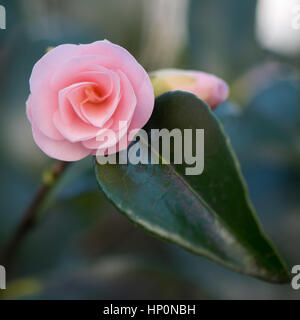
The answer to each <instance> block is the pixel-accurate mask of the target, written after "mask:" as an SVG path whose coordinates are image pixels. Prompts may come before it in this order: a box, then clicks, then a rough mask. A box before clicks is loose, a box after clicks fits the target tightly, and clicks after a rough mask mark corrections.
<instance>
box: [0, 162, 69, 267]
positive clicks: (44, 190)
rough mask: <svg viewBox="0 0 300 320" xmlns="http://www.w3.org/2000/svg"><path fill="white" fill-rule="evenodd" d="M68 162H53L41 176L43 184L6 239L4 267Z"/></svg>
mask: <svg viewBox="0 0 300 320" xmlns="http://www.w3.org/2000/svg"><path fill="white" fill-rule="evenodd" d="M68 164H69V162H63V161H59V162H57V163H56V164H55V166H54V167H53V168H52V170H50V171H48V172H46V173H45V175H44V177H43V184H42V185H41V186H40V188H39V189H38V191H37V193H36V195H35V196H34V198H33V199H32V201H31V203H30V205H29V207H28V208H27V210H26V211H25V213H24V215H23V218H22V220H21V222H20V224H19V225H18V227H17V228H16V230H15V232H14V234H13V235H12V237H11V239H10V240H9V241H8V243H7V245H6V246H5V248H4V250H3V254H2V255H1V258H0V262H1V264H3V265H4V266H5V267H8V265H9V264H10V263H11V262H12V260H13V258H14V257H15V256H16V254H17V252H18V249H19V247H20V246H21V244H22V242H23V240H24V238H25V237H26V235H27V234H28V233H29V231H30V230H31V229H32V228H33V227H34V225H35V223H36V221H37V218H38V215H39V210H40V208H41V206H42V204H43V202H44V200H45V199H46V198H47V196H48V195H49V193H50V192H51V190H52V189H53V188H54V186H55V185H56V184H57V182H58V181H59V178H60V177H61V175H62V173H63V172H64V170H65V169H66V167H67V166H68Z"/></svg>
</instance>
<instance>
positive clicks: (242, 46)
mask: <svg viewBox="0 0 300 320" xmlns="http://www.w3.org/2000/svg"><path fill="white" fill-rule="evenodd" d="M145 1H148V0H145ZM153 1H157V0H153ZM139 2H140V1H138V0H126V1H125V0H123V1H121V0H111V1H109V2H107V1H96V0H86V1H84V2H82V1H79V0H72V2H70V1H69V0H64V1H54V0H30V1H29V0H28V1H21V0H13V1H12V0H9V1H8V0H7V1H2V2H1V4H3V5H4V6H5V7H6V9H7V20H8V22H7V30H5V31H4V30H0V92H1V95H0V124H1V135H0V145H1V158H0V164H1V166H0V175H1V182H2V183H1V192H0V201H1V210H0V221H1V223H0V249H1V247H3V245H4V243H5V241H7V239H8V238H9V236H10V235H11V233H12V231H13V230H14V228H15V227H16V225H17V223H18V221H19V219H20V217H21V216H22V213H23V208H24V207H26V205H28V203H29V201H30V199H31V197H32V195H33V193H34V192H35V190H36V189H37V187H38V185H39V182H40V179H41V174H42V171H43V169H44V168H45V167H46V166H47V165H48V164H49V163H51V160H50V159H48V158H47V157H46V156H45V155H43V154H42V153H41V152H40V150H39V149H38V148H37V147H36V146H35V145H34V142H33V140H32V136H31V129H30V125H29V123H28V121H27V119H26V116H25V100H26V98H27V95H28V93H29V88H28V78H29V75H30V72H31V69H32V66H33V64H34V63H35V61H36V60H37V59H38V58H39V57H40V56H41V55H42V54H43V52H44V50H45V48H47V47H48V46H53V45H57V44H59V43H63V42H75V43H87V42H91V41H93V40H96V39H103V38H107V39H109V40H111V41H113V42H117V43H119V44H121V45H123V46H125V47H126V48H128V49H129V50H130V51H131V52H132V53H133V54H134V55H135V56H136V57H137V58H139V53H140V48H141V46H143V38H142V37H141V35H140V33H139V30H140V28H141V24H142V18H141V6H140V4H139ZM71 3H72V4H71ZM255 4H256V1H253V0H245V1H240V0H227V1H221V0H203V1H199V0H191V1H190V9H189V24H188V26H187V27H188V38H189V39H188V40H189V41H188V43H187V45H186V49H185V52H184V54H182V57H181V59H180V61H178V64H177V65H173V66H171V67H188V68H193V69H201V70H203V71H207V72H211V73H215V74H217V75H219V76H221V77H223V78H224V79H225V80H226V81H228V82H229V83H230V85H231V87H232V96H231V97H230V98H231V99H230V101H229V102H226V103H224V104H223V105H222V106H220V107H219V108H218V109H217V110H216V114H217V116H218V117H219V118H220V120H221V121H222V123H223V125H224V127H225V130H226V132H227V133H228V134H229V136H230V138H231V141H232V144H233V147H234V149H235V151H236V153H237V155H238V158H239V160H240V162H241V167H242V171H243V174H244V175H245V177H246V180H247V183H248V187H249V192H250V196H251V199H252V201H253V202H254V205H255V207H256V209H257V212H258V215H259V218H260V220H261V221H262V223H263V226H264V229H265V231H266V232H267V234H268V235H269V237H270V238H271V240H272V241H273V242H274V243H275V244H276V246H277V247H278V248H279V251H280V252H281V254H282V255H283V256H284V258H285V260H287V261H288V263H289V266H292V265H295V264H300V250H299V247H298V244H299V243H300V232H299V230H300V199H299V196H298V194H299V192H300V165H299V152H300V148H299V106H300V100H299V96H300V94H299V93H300V92H299V88H300V86H299V79H300V78H299V66H300V65H299V61H300V59H299V58H300V57H299V56H298V57H297V56H295V57H292V58H285V57H281V56H277V55H276V54H274V53H270V52H266V51H264V50H262V49H261V48H260V47H259V45H258V43H257V42H256V39H255V34H254V18H255ZM153 50H155V48H153ZM270 63H271V64H272V65H276V68H271V71H270V68H266V65H269V64H270ZM166 67H169V66H166ZM253 71H259V72H258V74H257V73H253ZM253 74H254V76H251V75H253ZM241 84H242V85H241ZM62 183H63V185H62V186H61V188H60V189H59V190H58V193H57V194H55V195H53V197H52V201H51V203H49V204H48V206H47V214H45V215H44V216H43V218H42V219H41V221H40V222H39V227H38V228H36V229H34V231H33V232H32V233H31V234H30V236H29V237H28V238H27V239H26V242H25V243H24V245H23V246H22V248H21V250H20V252H19V255H18V257H17V259H16V260H15V262H14V265H13V268H12V269H10V270H7V273H8V278H9V283H8V288H9V289H8V290H7V291H6V292H2V293H1V294H2V296H1V298H9V297H11V298H20V299H30V298H46V299H50V298H57V299H68V298H69V299H77V298H84V299H89V298H90V299H96V298H106V299H108V298H122V299H126V298H157V299H159V298H178V299H180V298H190V299H192V298H199V299H201V298H218V299H225V298H229V299H236V298H240V299H249V298H250V299H255V298H256V299H288V298H290V299H299V298H300V292H299V291H295V290H293V289H292V288H291V287H290V285H288V284H287V285H284V286H278V285H272V284H268V283H264V282H262V281H259V280H256V279H252V278H249V277H246V276H242V275H239V274H235V273H233V272H231V271H228V270H226V269H224V268H222V267H220V266H217V265H216V264H214V263H212V262H209V261H207V260H205V259H203V258H201V257H197V256H194V255H192V254H189V253H187V252H185V251H183V250H181V249H179V248H177V247H175V246H173V245H171V244H168V243H165V242H162V241H159V240H157V239H155V238H153V237H151V236H149V235H148V234H146V233H144V232H143V231H141V230H139V229H138V228H136V227H135V226H134V225H132V224H130V223H129V222H128V221H127V220H126V219H125V218H124V217H123V216H121V215H120V214H119V213H118V212H117V211H116V209H115V208H114V207H113V206H112V204H111V203H109V202H108V200H107V199H106V198H105V196H104V195H102V194H100V193H99V191H98V188H97V185H96V181H95V179H94V176H93V171H92V161H91V159H86V160H84V161H82V162H79V163H76V164H74V165H72V167H71V168H70V169H69V175H68V176H67V177H66V178H65V180H64V181H62Z"/></svg>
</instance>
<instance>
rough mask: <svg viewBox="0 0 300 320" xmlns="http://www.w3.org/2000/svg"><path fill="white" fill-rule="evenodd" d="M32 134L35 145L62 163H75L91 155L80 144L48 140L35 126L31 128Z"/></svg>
mask: <svg viewBox="0 0 300 320" xmlns="http://www.w3.org/2000/svg"><path fill="white" fill-rule="evenodd" d="M32 133H33V138H34V141H35V143H36V144H37V145H38V146H39V147H40V149H41V150H42V151H43V152H45V153H46V154H47V155H48V156H49V157H51V158H55V159H58V160H62V161H77V160H81V159H83V158H85V157H86V156H87V155H89V154H90V153H91V151H90V150H88V149H86V148H85V147H84V146H83V145H82V144H81V143H80V142H78V143H71V142H68V141H66V140H62V141H57V140H52V139H49V138H48V137H47V136H45V135H44V134H43V133H42V132H41V131H40V130H39V129H38V128H37V127H36V126H35V125H33V126H32Z"/></svg>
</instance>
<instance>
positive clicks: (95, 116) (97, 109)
mask: <svg viewBox="0 0 300 320" xmlns="http://www.w3.org/2000/svg"><path fill="white" fill-rule="evenodd" d="M110 76H111V79H112V83H113V88H112V92H111V93H110V96H109V97H108V98H106V99H105V100H104V101H100V102H99V103H90V102H86V103H84V104H81V106H80V110H81V113H82V114H83V116H84V117H85V118H86V119H87V120H88V121H89V122H90V123H91V124H92V125H94V126H96V127H99V128H101V127H103V126H104V124H105V122H106V121H107V120H109V119H110V117H111V116H112V114H113V113H114V111H115V110H116V108H118V104H119V101H120V79H119V76H118V75H117V74H116V73H113V72H110Z"/></svg>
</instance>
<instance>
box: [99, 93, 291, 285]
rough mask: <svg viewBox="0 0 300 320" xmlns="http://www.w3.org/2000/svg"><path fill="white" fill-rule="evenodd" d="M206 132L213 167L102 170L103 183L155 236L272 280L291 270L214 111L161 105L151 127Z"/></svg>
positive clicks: (169, 96) (178, 97) (166, 101)
mask: <svg viewBox="0 0 300 320" xmlns="http://www.w3.org/2000/svg"><path fill="white" fill-rule="evenodd" d="M151 128H158V129H162V128H166V129H168V130H172V129H174V128H179V129H182V130H183V129H188V128H190V129H196V128H198V129H204V131H205V169H204V171H203V173H202V174H201V175H198V176H192V175H190V176H188V175H185V169H186V167H187V166H186V165H185V164H182V165H150V164H149V165H143V164H139V165H132V164H128V165H118V164H117V165H111V164H106V165H99V164H98V163H97V162H96V161H95V168H96V176H97V180H98V183H99V185H100V187H101V188H102V190H103V191H104V192H105V194H106V195H107V196H108V198H109V199H110V200H111V201H112V202H113V203H114V204H115V205H116V207H117V208H119V209H120V211H121V212H123V213H124V214H125V215H126V216H127V217H128V219H130V220H131V221H132V222H134V223H136V224H137V225H139V226H141V227H143V228H144V229H146V230H147V231H149V232H151V233H152V234H154V235H156V236H158V237H160V238H163V239H166V240H168V241H171V242H173V243H175V244H178V245H180V246H182V247H184V248H185V249H188V250H189V251H192V252H194V253H196V254H199V255H203V256H205V257H208V258H210V259H212V260H214V261H216V262H218V263H220V264H222V265H224V266H226V267H228V268H231V269H233V270H235V271H238V272H241V273H245V274H249V275H252V276H255V277H259V278H261V279H264V280H267V281H272V282H286V281H288V279H289V275H288V272H287V271H286V269H285V266H284V264H283V263H282V262H281V260H280V258H279V257H278V255H277V253H276V251H275V250H274V248H273V247H272V245H271V244H270V243H269V241H268V240H267V239H266V237H265V235H264V234H263V232H262V230H261V227H260V226H259V224H258V222H257V220H256V217H255V214H254V210H253V208H252V205H251V203H250V201H249V198H248V195H247V190H246V187H245V183H244V181H243V178H242V175H241V173H240V169H239V164H238V162H237V159H236V157H235V155H234V153H233V151H232V149H231V147H230V143H229V141H228V138H227V137H226V135H225V133H224V131H223V128H222V127H221V125H220V123H219V122H218V121H217V119H216V118H215V116H214V115H213V114H212V112H211V111H210V108H209V107H208V106H207V105H206V104H205V103H204V102H203V101H201V100H199V99H198V98H196V97H195V96H194V95H192V94H189V93H185V92H179V91H178V92H169V93H166V94H164V95H162V96H160V97H159V98H158V99H157V100H156V104H155V109H154V112H153V115H152V117H151V120H150V121H149V123H148V124H147V129H151Z"/></svg>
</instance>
